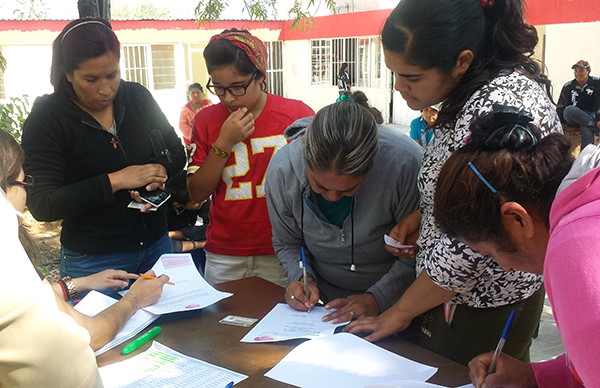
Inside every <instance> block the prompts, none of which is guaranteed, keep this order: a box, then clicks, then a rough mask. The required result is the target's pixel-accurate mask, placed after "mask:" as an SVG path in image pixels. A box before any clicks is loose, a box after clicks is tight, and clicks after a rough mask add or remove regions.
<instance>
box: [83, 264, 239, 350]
mask: <svg viewBox="0 0 600 388" xmlns="http://www.w3.org/2000/svg"><path fill="white" fill-rule="evenodd" d="M152 270H154V272H155V273H156V275H157V276H160V275H162V274H166V275H168V276H169V278H170V279H171V282H173V285H168V284H165V285H164V287H163V293H162V295H161V297H160V299H159V301H158V302H156V303H155V304H153V305H151V306H147V307H144V308H143V309H140V310H138V311H137V312H136V313H135V314H134V315H133V316H132V317H131V318H129V321H127V323H126V324H125V327H123V329H122V330H121V332H119V334H117V336H116V337H115V338H114V339H113V340H112V341H110V342H109V343H107V344H106V345H105V346H104V347H102V348H101V349H99V350H97V351H96V352H95V354H96V357H98V356H99V355H101V354H102V353H104V352H106V351H107V350H109V349H112V348H114V347H115V346H117V345H119V344H121V343H123V342H125V341H127V340H128V339H130V338H133V337H134V336H136V335H137V334H138V333H139V332H141V331H142V330H144V328H146V327H147V326H148V325H150V324H151V323H152V322H154V321H155V320H156V319H157V318H158V317H160V315H161V314H169V313H174V312H178V311H190V310H197V309H201V308H204V307H207V306H210V305H212V304H214V303H217V302H218V301H220V300H221V299H225V298H227V297H230V296H231V295H233V294H231V293H229V292H221V291H217V290H215V289H214V288H213V287H212V286H211V285H210V284H208V283H207V282H206V280H204V278H203V277H202V276H200V273H198V270H197V269H196V266H195V265H194V261H193V260H192V256H191V255H190V254H189V253H184V254H167V255H162V256H161V257H160V259H158V261H157V262H156V264H155V265H154V267H152ZM126 293H127V291H120V292H119V294H121V295H125V294H126ZM115 303H117V300H116V299H114V298H111V297H110V296H106V295H104V294H101V293H99V292H97V291H91V292H90V293H89V294H87V295H86V296H85V298H83V299H82V300H81V302H79V303H78V304H77V305H76V306H75V310H77V311H79V312H80V313H82V314H85V315H87V316H90V317H93V316H94V315H96V314H98V313H100V312H101V311H103V310H104V309H106V308H108V307H110V306H112V305H113V304H115Z"/></svg>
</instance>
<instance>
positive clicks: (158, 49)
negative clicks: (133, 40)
mask: <svg viewBox="0 0 600 388" xmlns="http://www.w3.org/2000/svg"><path fill="white" fill-rule="evenodd" d="M123 54H124V55H123V60H124V70H123V78H124V79H126V80H127V81H132V82H138V83H140V84H142V85H144V86H145V87H146V88H148V89H150V90H167V89H175V83H176V79H175V50H174V46H173V45H172V44H167V45H136V46H123Z"/></svg>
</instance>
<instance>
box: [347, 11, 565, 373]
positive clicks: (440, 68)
mask: <svg viewBox="0 0 600 388" xmlns="http://www.w3.org/2000/svg"><path fill="white" fill-rule="evenodd" d="M537 41H538V38H537V33H536V31H535V29H534V27H533V26H531V25H528V24H526V23H525V21H524V11H523V2H522V0H495V1H494V0H403V1H402V2H401V3H400V4H398V6H397V7H396V8H395V9H394V11H393V12H392V13H391V15H390V17H389V18H388V20H387V22H386V24H385V26H384V29H383V31H382V43H383V46H384V54H385V62H386V64H387V66H388V67H389V68H390V69H391V70H392V71H393V72H394V74H395V79H396V82H395V89H396V90H397V91H399V92H400V94H401V95H402V97H403V98H404V99H405V100H406V102H407V104H408V106H409V107H411V108H412V109H415V110H417V109H423V108H425V107H427V106H431V105H435V104H438V103H440V102H442V108H441V110H440V112H439V115H438V119H437V121H436V124H435V126H434V130H435V131H436V135H435V136H434V140H432V142H431V143H430V144H429V145H428V147H427V149H426V151H425V155H424V157H423V164H422V168H421V172H420V174H419V177H418V186H419V191H420V193H421V202H420V206H419V207H420V210H419V211H417V212H415V213H413V214H411V215H410V216H408V217H407V218H405V219H404V220H402V221H401V222H400V223H399V224H398V225H397V226H396V227H395V228H394V230H392V232H391V233H390V235H391V236H392V237H394V238H395V239H396V240H398V241H399V242H400V243H405V244H415V246H418V250H416V252H415V249H403V250H399V249H395V248H391V247H388V249H389V250H390V251H392V252H393V253H394V254H395V255H396V256H398V257H401V258H412V257H414V258H415V260H416V267H417V274H418V277H417V280H416V281H415V283H413V285H412V286H411V287H410V288H409V289H408V290H407V291H406V293H405V294H404V295H403V296H402V298H401V299H400V300H399V301H398V302H397V303H396V304H395V305H394V306H393V307H392V308H390V309H389V310H387V311H386V312H385V313H383V314H381V315H380V316H379V317H376V318H364V319H360V320H357V321H355V322H353V323H351V324H350V325H348V326H347V328H346V330H347V331H350V332H352V333H357V332H372V334H371V335H369V336H367V337H366V339H368V340H371V341H376V340H378V339H380V338H383V337H386V336H389V335H392V334H394V333H397V332H398V331H400V330H403V329H405V328H406V327H407V326H408V325H409V324H410V322H411V320H412V319H414V318H416V317H418V316H419V315H421V314H424V315H423V324H422V328H421V329H422V336H421V345H422V346H424V347H426V348H428V349H430V350H433V351H435V352H437V353H440V354H442V355H444V356H446V357H448V358H450V359H453V360H455V361H457V362H460V363H462V364H465V365H466V364H467V363H468V362H469V361H470V360H471V359H472V358H473V357H474V356H476V355H478V354H480V353H483V352H487V351H490V350H493V349H494V348H495V346H496V344H497V341H498V339H499V338H500V335H501V334H502V329H503V326H504V324H505V323H506V320H507V319H508V316H509V315H510V313H511V311H515V312H516V319H515V321H514V323H513V327H512V330H511V337H510V340H509V341H507V343H506V346H505V347H504V351H505V352H506V353H507V354H509V355H511V356H513V357H515V358H518V359H520V360H522V361H528V360H529V347H530V345H531V338H532V335H533V334H534V331H535V329H536V327H537V325H538V323H539V317H540V314H541V310H542V306H543V301H544V288H543V286H542V277H541V276H539V275H534V274H528V273H524V272H521V271H512V272H504V271H503V270H502V268H500V266H499V265H498V264H497V263H496V262H495V261H494V259H493V258H492V257H491V256H482V255H479V254H477V253H476V252H474V251H473V250H471V249H470V248H469V247H468V246H466V245H464V244H462V243H460V242H459V241H457V240H455V239H452V238H449V237H447V236H446V235H445V234H443V233H442V232H440V230H439V229H438V228H437V227H436V224H435V221H434V218H433V197H434V190H435V185H436V181H437V177H438V174H439V171H440V169H441V167H442V165H443V164H444V162H445V161H446V159H448V157H449V156H450V155H451V154H452V152H454V151H455V150H456V149H458V148H459V147H460V146H461V145H462V144H463V143H464V141H465V140H466V139H467V138H468V137H469V135H470V130H469V126H470V124H471V123H472V122H473V121H474V120H475V119H476V118H478V117H479V116H482V115H484V114H486V113H489V112H490V111H491V110H492V106H493V105H494V104H495V103H497V104H499V105H503V106H506V105H508V106H513V107H515V108H517V110H526V111H528V112H529V113H531V114H532V116H533V124H534V125H536V126H537V127H538V128H540V129H541V132H542V136H545V135H547V134H548V133H550V132H560V131H561V126H560V121H559V119H558V116H557V114H556V111H555V108H554V105H553V104H552V102H551V100H550V98H549V97H548V95H547V93H546V92H545V91H544V89H543V87H542V86H541V85H546V86H548V84H549V81H548V79H547V78H546V77H545V76H544V75H543V74H541V71H542V70H541V67H540V65H539V64H538V63H537V62H535V61H534V60H533V59H531V54H532V53H533V49H534V48H535V46H536V44H537ZM416 237H418V239H417V240H416V241H415V238H416Z"/></svg>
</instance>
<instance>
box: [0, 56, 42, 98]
mask: <svg viewBox="0 0 600 388" xmlns="http://www.w3.org/2000/svg"><path fill="white" fill-rule="evenodd" d="M2 55H3V56H4V58H6V63H7V68H6V71H5V72H4V86H5V87H4V89H5V91H6V98H7V99H9V98H10V97H20V96H22V95H24V94H26V95H28V96H29V103H30V104H32V103H33V101H34V100H35V98H36V97H37V96H40V95H42V94H48V93H52V92H53V91H54V89H53V87H52V85H51V84H50V67H51V62H52V48H51V47H50V46H48V45H44V46H37V45H35V46H34V45H32V46H3V47H2Z"/></svg>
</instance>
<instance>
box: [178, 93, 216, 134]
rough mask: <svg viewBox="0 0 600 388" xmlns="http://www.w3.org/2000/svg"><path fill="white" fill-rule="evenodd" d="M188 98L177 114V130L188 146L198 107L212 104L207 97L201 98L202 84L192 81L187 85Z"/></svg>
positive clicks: (202, 94)
mask: <svg viewBox="0 0 600 388" xmlns="http://www.w3.org/2000/svg"><path fill="white" fill-rule="evenodd" d="M188 92H189V93H188V94H189V96H190V100H189V101H188V102H187V104H185V105H184V106H183V108H181V113H180V114H179V130H180V131H181V133H182V134H183V143H184V144H185V145H186V146H188V145H189V144H190V141H191V140H190V139H191V137H192V128H193V126H194V117H196V113H198V112H200V109H202V108H206V107H207V106H209V105H212V101H211V100H209V99H208V98H203V96H204V89H202V85H200V84H199V83H197V82H194V83H193V84H191V85H190V86H189V87H188Z"/></svg>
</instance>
